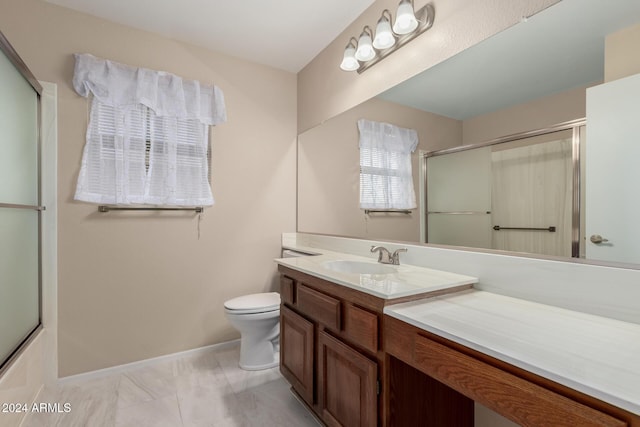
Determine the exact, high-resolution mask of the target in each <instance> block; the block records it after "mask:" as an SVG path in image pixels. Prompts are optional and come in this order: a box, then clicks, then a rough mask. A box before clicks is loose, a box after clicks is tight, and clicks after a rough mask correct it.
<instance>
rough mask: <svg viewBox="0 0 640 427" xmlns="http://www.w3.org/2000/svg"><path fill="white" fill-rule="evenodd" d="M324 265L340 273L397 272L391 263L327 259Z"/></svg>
mask: <svg viewBox="0 0 640 427" xmlns="http://www.w3.org/2000/svg"><path fill="white" fill-rule="evenodd" d="M322 266H323V267H324V268H327V269H329V270H333V271H336V272H338V273H352V274H389V273H395V272H396V269H395V268H393V267H392V266H390V265H385V264H379V263H374V262H363V261H347V260H338V261H325V262H323V263H322Z"/></svg>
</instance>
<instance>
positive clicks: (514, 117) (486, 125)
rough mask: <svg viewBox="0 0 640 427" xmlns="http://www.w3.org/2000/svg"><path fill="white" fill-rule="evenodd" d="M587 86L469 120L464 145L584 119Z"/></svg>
mask: <svg viewBox="0 0 640 427" xmlns="http://www.w3.org/2000/svg"><path fill="white" fill-rule="evenodd" d="M587 87H588V86H583V87H578V88H575V89H571V90H568V91H564V92H561V93H558V94H554V95H549V96H545V97H543V98H539V99H536V100H533V101H531V102H527V103H524V104H520V105H515V106H512V107H509V108H505V109H502V110H498V111H493V112H491V113H487V114H482V115H480V116H476V117H472V118H470V119H466V120H464V121H463V123H462V129H463V130H462V141H463V144H464V145H467V144H477V143H480V142H485V141H489V140H492V139H496V138H500V137H503V136H507V135H513V134H515V133H520V132H527V131H531V130H537V129H544V128H547V127H549V126H553V125H556V124H559V123H563V122H567V121H569V120H575V119H582V118H584V117H585V114H586V90H587Z"/></svg>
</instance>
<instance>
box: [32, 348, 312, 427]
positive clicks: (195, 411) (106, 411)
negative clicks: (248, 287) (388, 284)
mask: <svg viewBox="0 0 640 427" xmlns="http://www.w3.org/2000/svg"><path fill="white" fill-rule="evenodd" d="M239 355H240V350H239V347H238V346H237V345H234V346H232V347H227V348H223V349H212V350H208V351H206V352H203V353H198V354H197V355H189V356H185V357H182V358H180V359H176V360H171V361H167V360H165V361H160V362H157V363H154V364H153V365H150V366H145V367H138V368H131V369H129V370H127V371H125V372H121V373H117V374H113V375H111V376H105V377H103V378H98V379H90V380H85V381H73V382H68V383H63V384H62V385H60V386H57V387H55V388H45V389H44V390H43V391H42V393H41V394H40V396H38V398H37V401H38V402H49V403H60V404H61V406H62V404H64V403H70V404H71V411H70V412H69V413H32V414H29V416H28V418H27V419H26V420H25V421H24V422H23V424H22V427H53V426H56V427H57V426H60V427H76V426H77V427H125V426H132V427H145V426H149V427H164V426H167V427H181V426H215V427H230V426H242V427H245V426H246V427H254V426H256V427H257V426H260V427H269V426H274V427H275V426H277V427H281V426H282V427H286V426H291V427H305V426H313V427H317V426H318V423H317V422H316V421H315V419H314V418H313V417H312V416H311V415H310V413H309V412H308V411H307V409H306V408H305V407H303V406H302V404H301V403H300V402H298V401H297V400H296V399H295V397H294V396H293V395H292V393H291V392H290V390H289V385H288V383H287V382H286V381H285V380H284V378H283V377H282V376H281V375H280V372H279V370H278V368H273V369H268V370H264V371H253V372H250V371H243V370H241V369H240V368H238V359H239Z"/></svg>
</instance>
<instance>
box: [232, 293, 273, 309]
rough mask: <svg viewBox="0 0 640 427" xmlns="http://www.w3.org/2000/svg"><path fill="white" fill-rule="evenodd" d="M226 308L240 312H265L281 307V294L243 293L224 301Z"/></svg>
mask: <svg viewBox="0 0 640 427" xmlns="http://www.w3.org/2000/svg"><path fill="white" fill-rule="evenodd" d="M224 308H226V309H227V310H234V311H237V312H238V313H263V312H265V311H274V310H278V309H279V308H280V294H279V293H277V292H266V293H263V294H251V295H243V296H241V297H237V298H232V299H230V300H229V301H227V302H225V303H224Z"/></svg>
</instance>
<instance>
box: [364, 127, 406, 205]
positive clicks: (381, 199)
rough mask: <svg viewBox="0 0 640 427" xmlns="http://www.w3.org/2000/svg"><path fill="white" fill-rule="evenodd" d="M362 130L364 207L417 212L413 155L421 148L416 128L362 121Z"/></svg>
mask: <svg viewBox="0 0 640 427" xmlns="http://www.w3.org/2000/svg"><path fill="white" fill-rule="evenodd" d="M358 130H359V131H360V208H361V209H415V208H416V195H415V191H414V189H413V175H412V173H411V153H412V152H413V151H415V149H416V147H417V145H418V134H417V132H416V131H415V130H413V129H405V128H400V127H397V126H394V125H391V124H388V123H380V122H373V121H369V120H364V119H361V120H358Z"/></svg>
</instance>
